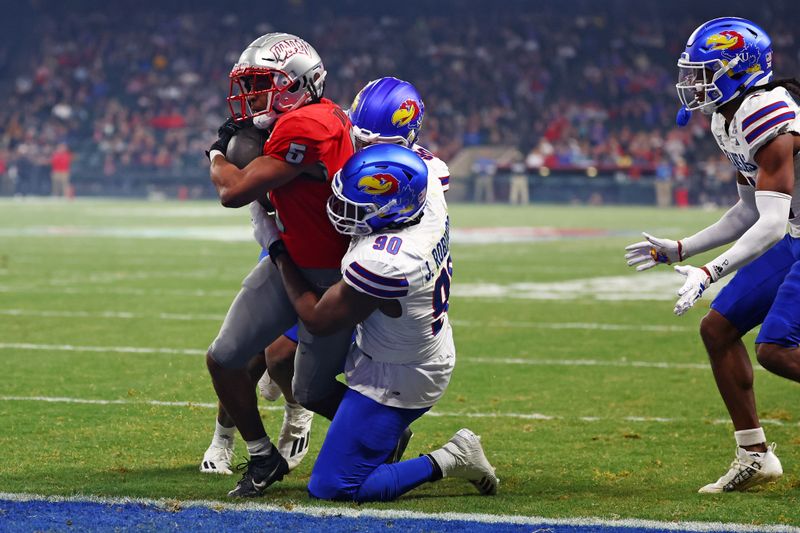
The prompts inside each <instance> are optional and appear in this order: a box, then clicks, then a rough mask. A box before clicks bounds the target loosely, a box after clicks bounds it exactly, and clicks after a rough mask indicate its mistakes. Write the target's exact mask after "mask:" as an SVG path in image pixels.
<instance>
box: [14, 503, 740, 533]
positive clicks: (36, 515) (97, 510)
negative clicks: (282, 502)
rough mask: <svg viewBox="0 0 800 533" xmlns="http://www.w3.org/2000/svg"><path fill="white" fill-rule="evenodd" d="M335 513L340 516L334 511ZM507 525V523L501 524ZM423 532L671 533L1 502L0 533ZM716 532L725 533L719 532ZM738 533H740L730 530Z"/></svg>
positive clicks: (129, 505) (597, 527)
mask: <svg viewBox="0 0 800 533" xmlns="http://www.w3.org/2000/svg"><path fill="white" fill-rule="evenodd" d="M332 511H333V512H335V510H332ZM501 519H502V518H501ZM129 529H132V530H137V531H214V532H216V531H322V530H324V531H325V532H326V533H335V532H348V533H349V532H351V531H386V530H387V529H388V530H394V531H403V532H406V531H412V532H414V531H419V532H423V531H425V532H449V531H469V532H470V533H484V532H486V533H489V532H493V533H494V532H504V533H505V532H509V533H510V532H530V531H537V530H544V531H547V532H553V533H589V532H602V533H615V532H619V533H631V532H633V531H648V532H667V531H675V530H674V529H658V528H656V529H650V528H647V529H644V528H641V529H640V528H637V527H619V526H601V525H597V524H594V525H585V526H584V525H563V524H553V523H547V522H542V523H541V524H535V523H527V524H511V523H502V522H495V523H484V522H472V521H466V520H436V519H408V518H377V517H360V518H353V517H344V516H335V515H332V516H311V515H307V514H302V513H292V512H288V511H287V512H280V511H234V510H227V509H221V510H219V511H217V510H214V509H211V508H208V507H189V508H186V509H180V508H178V509H176V510H170V509H167V508H165V507H162V506H156V505H152V504H145V503H96V502H76V501H66V502H51V501H42V500H34V501H8V500H0V531H3V532H17V531H26V532H27V531H113V530H117V531H118V530H129ZM715 531H725V530H724V529H723V530H715ZM730 531H734V529H732V530H730Z"/></svg>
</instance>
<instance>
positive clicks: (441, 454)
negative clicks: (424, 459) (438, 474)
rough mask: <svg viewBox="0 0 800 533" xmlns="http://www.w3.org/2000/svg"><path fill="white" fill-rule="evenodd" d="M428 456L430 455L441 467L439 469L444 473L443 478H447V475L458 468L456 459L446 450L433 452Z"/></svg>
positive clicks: (440, 449)
mask: <svg viewBox="0 0 800 533" xmlns="http://www.w3.org/2000/svg"><path fill="white" fill-rule="evenodd" d="M428 455H430V456H431V458H433V460H434V461H436V464H437V465H439V468H440V469H441V471H442V477H447V473H448V472H450V471H451V470H452V469H453V468H454V467H455V466H456V458H455V457H453V454H452V453H450V452H448V451H447V450H445V449H444V448H439V449H438V450H433V451H432V452H431V453H429V454H428Z"/></svg>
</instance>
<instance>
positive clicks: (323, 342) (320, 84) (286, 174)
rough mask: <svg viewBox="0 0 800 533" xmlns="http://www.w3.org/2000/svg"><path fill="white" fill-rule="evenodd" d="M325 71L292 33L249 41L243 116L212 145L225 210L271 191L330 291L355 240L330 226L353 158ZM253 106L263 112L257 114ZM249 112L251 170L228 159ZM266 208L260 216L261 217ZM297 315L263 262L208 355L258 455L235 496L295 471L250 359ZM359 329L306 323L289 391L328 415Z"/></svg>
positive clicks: (286, 237)
mask: <svg viewBox="0 0 800 533" xmlns="http://www.w3.org/2000/svg"><path fill="white" fill-rule="evenodd" d="M325 75H326V72H325V69H324V67H323V65H322V60H321V59H320V57H319V55H318V54H317V52H316V51H315V50H314V49H313V48H312V47H311V45H309V44H308V43H307V42H305V41H303V40H302V39H300V38H298V37H296V36H294V35H289V34H285V33H270V34H266V35H264V36H262V37H260V38H258V39H256V40H255V41H253V42H252V43H251V44H250V45H249V46H248V47H247V48H246V49H245V51H244V52H243V53H242V55H241V56H240V58H239V61H238V62H237V64H236V65H235V66H234V68H233V70H232V71H231V74H230V78H231V94H230V96H229V97H228V101H229V103H230V106H231V112H232V114H233V115H234V117H235V118H231V119H228V121H227V122H226V123H225V124H224V125H223V127H222V128H220V138H219V139H218V140H217V141H216V142H215V143H214V144H213V145H212V147H211V149H210V150H209V159H210V161H211V181H212V182H213V183H214V186H215V187H216V189H217V192H218V194H219V197H220V201H221V203H222V204H223V205H224V206H225V207H241V206H244V205H247V204H250V203H251V202H254V201H263V200H264V199H266V198H268V199H269V201H270V202H271V203H272V205H273V206H274V207H275V210H276V221H277V223H278V227H279V230H280V237H281V239H282V240H283V242H284V244H285V247H286V250H287V251H288V253H289V255H290V256H291V258H292V259H293V260H294V262H295V263H297V265H298V266H299V267H300V268H301V270H302V273H303V275H304V277H305V278H306V279H307V280H308V281H309V282H310V283H312V284H313V285H314V286H315V287H316V288H317V290H319V291H320V292H323V291H324V290H326V289H327V288H328V287H330V286H331V285H333V284H334V283H336V282H337V281H338V280H339V279H340V277H341V273H340V272H339V265H340V262H341V259H342V256H343V255H344V253H345V251H346V249H347V245H348V240H347V238H346V237H344V236H342V235H341V234H339V233H338V232H336V230H335V229H334V228H333V226H331V224H330V221H329V220H328V217H327V214H326V210H325V207H326V203H327V200H328V197H329V196H330V194H331V186H330V179H331V178H332V176H333V175H334V174H335V173H336V172H337V171H338V170H339V169H340V168H341V167H342V165H343V164H344V162H345V161H346V160H347V159H348V158H349V157H350V156H351V155H352V154H353V151H354V148H353V137H352V131H351V125H350V121H349V119H348V118H347V115H346V114H345V113H344V112H343V111H342V110H341V109H340V108H339V107H338V106H337V105H335V104H334V103H333V102H331V101H330V100H327V99H324V98H322V92H323V88H324V82H325ZM254 109H259V110H260V111H256V112H253V110H254ZM250 119H252V120H253V122H254V123H255V124H256V126H258V127H261V128H262V129H270V128H271V130H272V131H271V134H270V138H269V140H268V141H267V142H266V144H265V145H264V156H262V157H258V158H256V159H254V160H253V161H252V162H251V163H250V164H248V165H247V166H246V167H244V168H243V169H241V170H240V169H239V168H237V167H236V166H235V165H233V164H231V163H229V162H228V161H226V159H225V157H224V156H225V150H226V148H227V143H228V141H229V140H230V138H231V136H232V135H233V133H234V132H235V130H236V129H237V127H238V125H239V124H241V123H242V122H243V121H245V120H250ZM260 215H262V214H261V213H258V212H256V213H255V214H254V218H255V219H257V218H258V216H260ZM296 322H297V314H296V313H295V310H294V308H293V307H292V304H291V302H290V301H289V299H288V297H287V295H286V291H285V289H284V287H283V282H282V280H281V277H280V274H279V272H278V270H277V269H276V268H275V265H274V264H273V263H272V262H271V261H261V262H260V263H259V264H258V265H257V266H256V267H255V268H254V269H253V270H252V272H251V273H250V274H249V275H248V276H247V277H246V278H245V280H244V281H243V282H242V289H241V290H240V291H239V294H238V295H237V296H236V298H235V299H234V301H233V303H232V304H231V307H230V309H229V310H228V314H227V316H226V317H225V321H224V322H223V324H222V327H221V329H220V332H219V334H218V335H217V338H216V339H215V340H214V342H213V343H212V344H211V346H210V347H209V350H208V354H207V357H206V362H207V365H208V369H209V372H210V373H211V378H212V381H213V383H214V388H215V389H216V392H217V396H218V397H219V399H220V401H221V402H222V404H223V406H224V407H225V410H226V411H227V412H228V414H229V415H230V416H231V417H232V418H233V420H234V421H235V423H236V427H237V429H238V430H239V432H240V433H241V435H242V437H243V438H244V440H245V441H246V443H247V449H248V452H249V453H250V460H249V461H248V463H247V470H246V472H245V473H244V475H243V476H242V479H241V480H240V481H239V482H238V484H237V486H236V488H235V489H233V490H232V491H230V493H229V496H232V497H253V496H258V495H260V494H261V493H262V492H263V491H264V489H266V488H267V487H268V486H269V485H270V484H272V483H274V482H275V481H279V480H281V479H282V478H283V476H284V475H285V474H286V473H287V472H288V466H287V463H286V460H285V459H284V458H283V457H282V456H281V455H280V454H279V453H278V451H277V449H276V448H275V446H274V445H273V444H272V443H271V442H270V440H269V437H268V436H267V434H266V432H265V430H264V426H263V424H262V423H261V418H260V417H259V413H258V408H257V401H256V395H255V388H254V386H253V381H252V379H251V378H250V376H249V375H248V373H247V368H246V367H247V363H248V361H250V359H251V358H252V357H253V354H257V353H259V352H261V351H262V350H263V349H264V346H268V345H269V344H270V343H272V342H273V341H274V340H275V339H277V338H278V337H279V336H280V335H281V334H282V333H283V332H284V331H286V330H287V329H289V328H290V327H292V326H293V325H294V324H295V323H296ZM351 334H352V332H350V331H343V332H340V333H337V334H335V335H329V336H326V337H315V336H312V335H310V334H309V333H308V331H307V330H306V329H305V328H304V327H303V325H302V324H301V325H300V328H299V331H298V341H299V346H298V350H297V356H296V360H295V376H294V381H293V384H292V385H293V387H292V388H293V392H294V396H295V399H296V400H297V401H298V402H299V403H300V404H302V405H303V406H305V407H306V408H308V409H310V410H312V411H314V412H317V413H319V414H321V415H323V416H325V417H327V418H329V419H331V418H333V415H334V413H335V412H336V408H337V407H338V405H339V402H340V401H341V398H342V396H343V394H344V392H345V390H346V388H345V386H344V385H342V384H341V383H339V382H338V381H336V379H335V378H336V375H337V374H338V373H340V372H341V370H342V368H343V365H344V359H345V356H346V353H347V349H348V346H349V344H350V339H351Z"/></svg>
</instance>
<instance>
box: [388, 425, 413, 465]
mask: <svg viewBox="0 0 800 533" xmlns="http://www.w3.org/2000/svg"><path fill="white" fill-rule="evenodd" d="M413 436H414V432H413V431H411V428H406V429H404V430H403V434H402V435H400V440H398V441H397V446H395V447H394V450H392V453H391V454H389V458H388V459H386V464H391V463H399V462H400V459H402V458H403V454H404V453H406V448H407V447H408V441H410V440H411V437H413Z"/></svg>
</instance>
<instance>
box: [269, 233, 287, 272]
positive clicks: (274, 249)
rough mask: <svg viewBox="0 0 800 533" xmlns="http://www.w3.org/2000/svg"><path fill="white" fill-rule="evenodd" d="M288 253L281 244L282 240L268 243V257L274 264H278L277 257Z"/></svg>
mask: <svg viewBox="0 0 800 533" xmlns="http://www.w3.org/2000/svg"><path fill="white" fill-rule="evenodd" d="M288 253H289V251H288V250H287V249H286V245H285V244H283V241H282V240H280V239H278V240H277V241H275V242H273V243H272V244H270V245H269V258H270V259H271V260H272V263H273V264H274V265H275V266H278V258H279V257H280V256H282V255H283V254H288Z"/></svg>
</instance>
